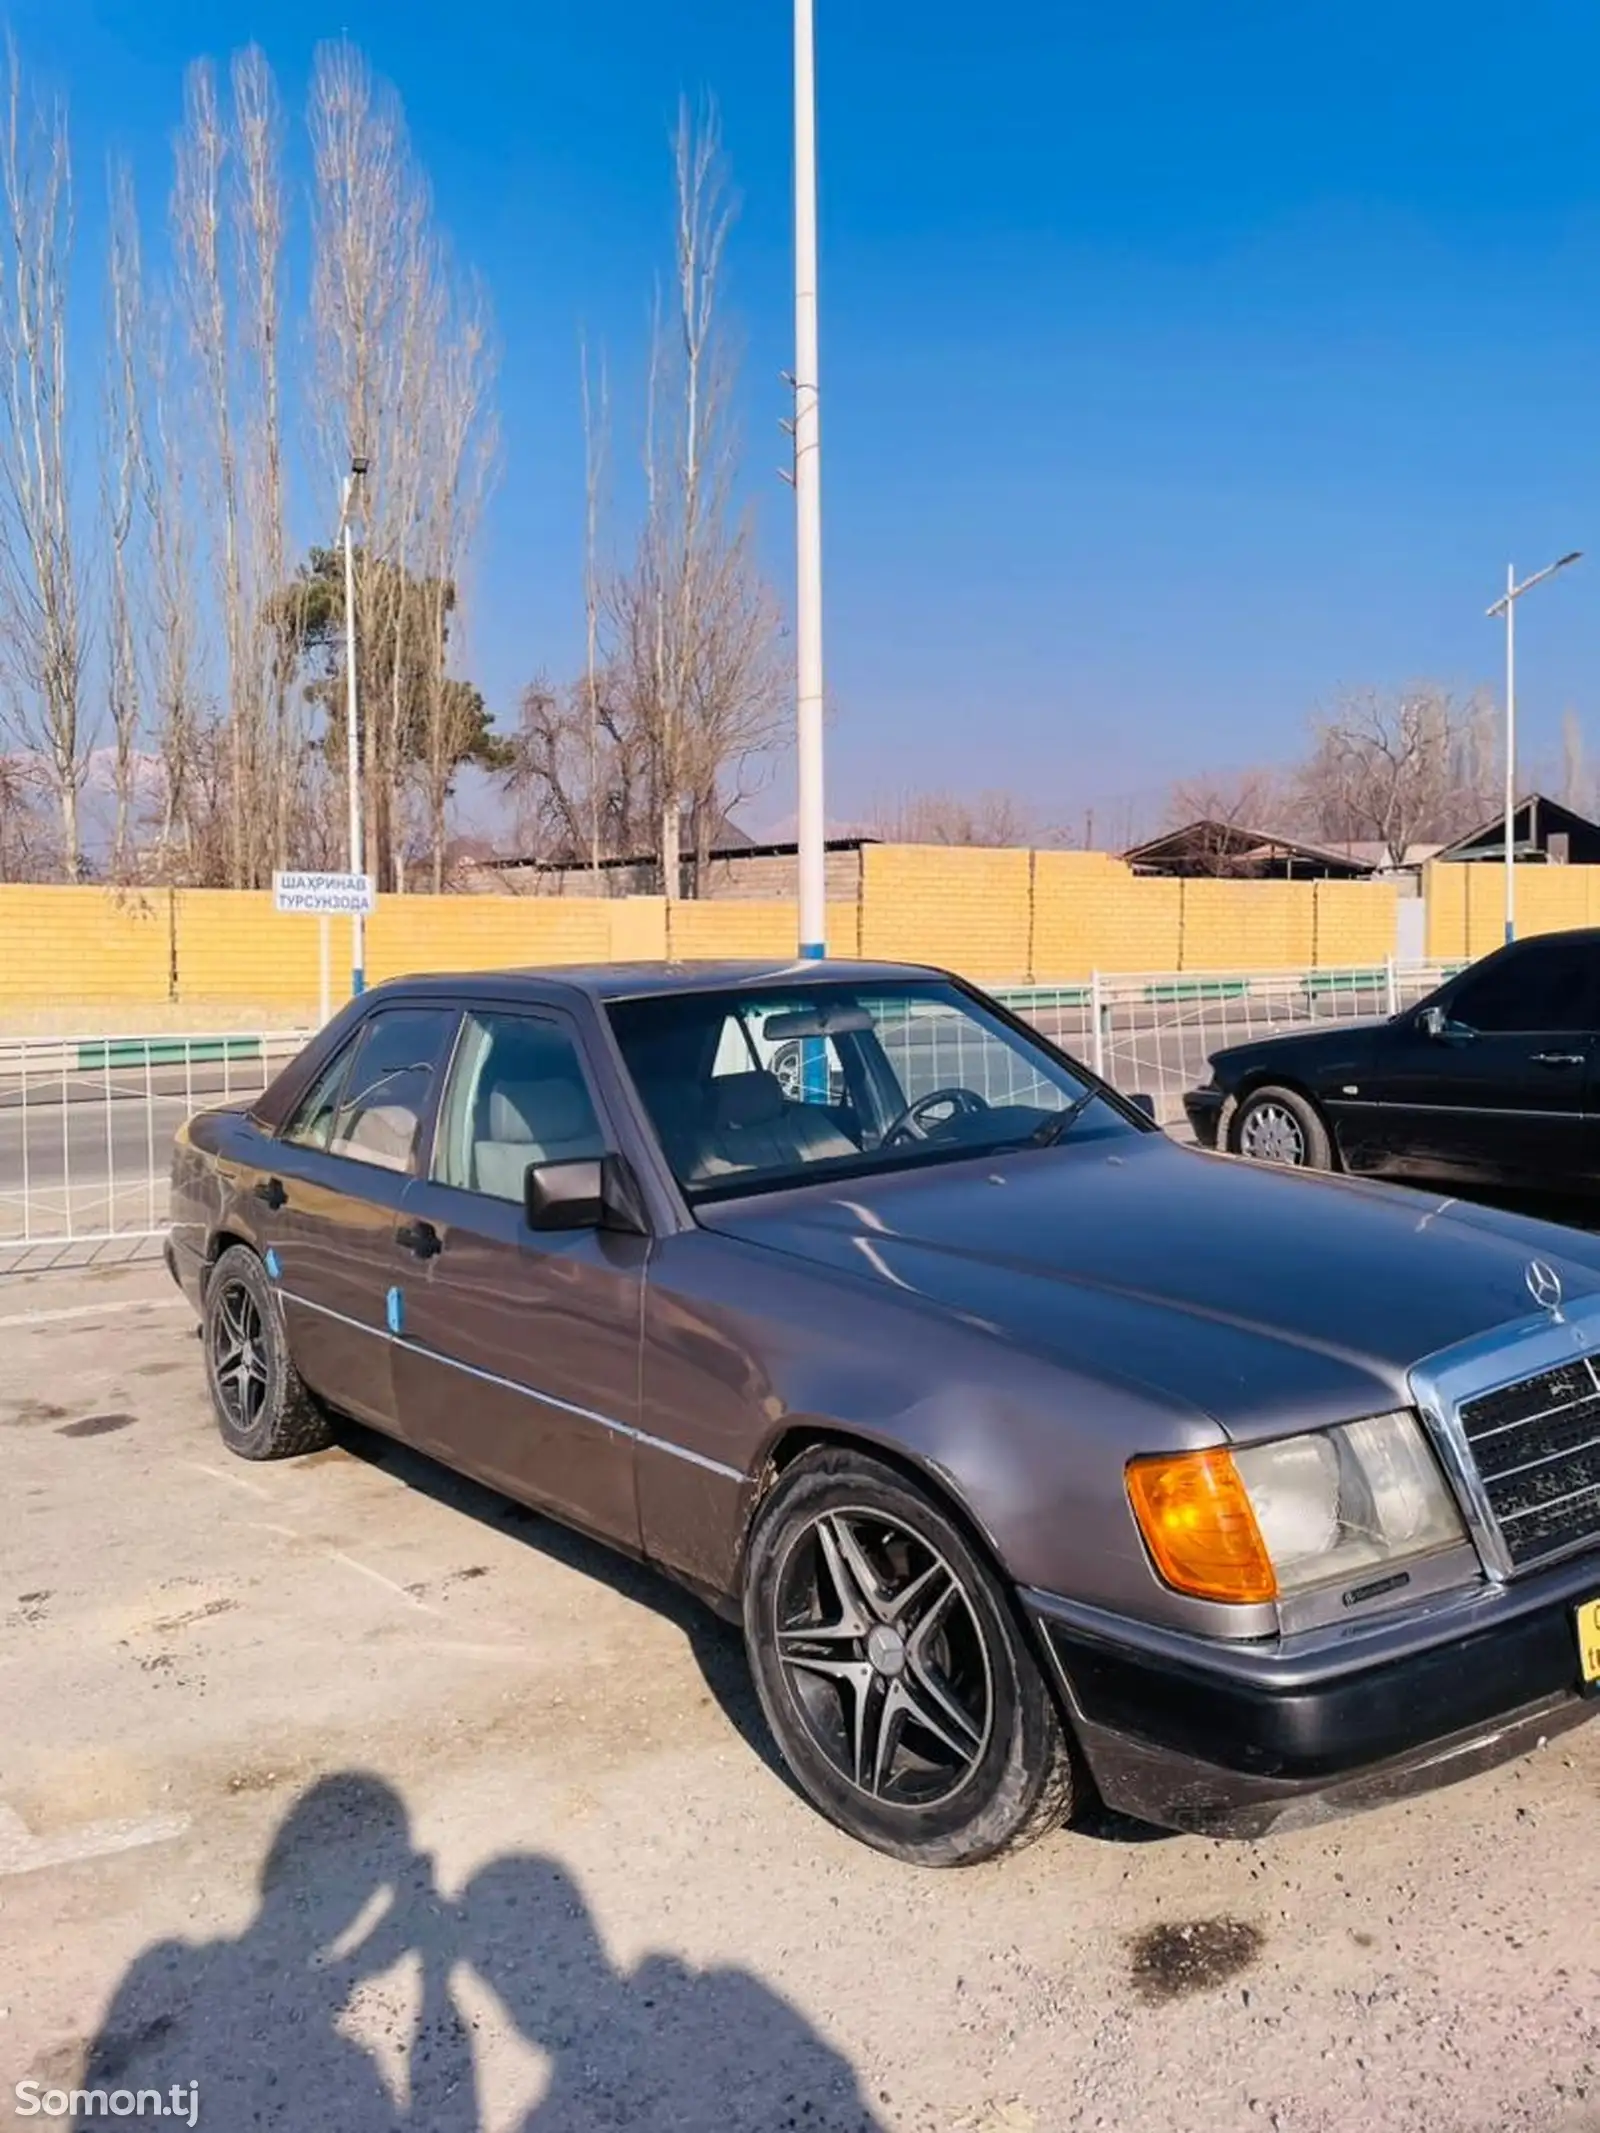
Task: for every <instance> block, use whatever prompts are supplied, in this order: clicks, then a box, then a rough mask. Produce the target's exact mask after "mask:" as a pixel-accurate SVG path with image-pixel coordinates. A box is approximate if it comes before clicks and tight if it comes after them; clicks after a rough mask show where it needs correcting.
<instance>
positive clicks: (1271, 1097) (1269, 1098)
mask: <svg viewBox="0 0 1600 2133" xmlns="http://www.w3.org/2000/svg"><path fill="white" fill-rule="evenodd" d="M1230 1138H1231V1140H1232V1143H1233V1149H1234V1153H1235V1154H1236V1155H1245V1156H1249V1157H1250V1158H1251V1159H1252V1160H1253V1161H1254V1162H1257V1163H1281V1164H1284V1165H1286V1166H1287V1167H1288V1168H1289V1169H1291V1170H1331V1169H1332V1167H1333V1142H1332V1140H1331V1138H1330V1137H1329V1133H1328V1129H1327V1127H1326V1125H1325V1124H1324V1123H1323V1119H1322V1114H1321V1112H1320V1111H1319V1110H1318V1109H1317V1107H1316V1105H1315V1104H1313V1103H1312V1102H1311V1101H1310V1100H1309V1099H1308V1098H1307V1097H1304V1096H1302V1095H1301V1094H1300V1092H1299V1090H1298V1089H1253V1090H1252V1091H1251V1093H1250V1094H1249V1095H1248V1096H1247V1097H1246V1098H1245V1100H1244V1102H1243V1103H1242V1104H1240V1106H1239V1109H1238V1113H1237V1115H1236V1116H1235V1118H1234V1121H1233V1131H1232V1134H1231V1135H1230Z"/></svg>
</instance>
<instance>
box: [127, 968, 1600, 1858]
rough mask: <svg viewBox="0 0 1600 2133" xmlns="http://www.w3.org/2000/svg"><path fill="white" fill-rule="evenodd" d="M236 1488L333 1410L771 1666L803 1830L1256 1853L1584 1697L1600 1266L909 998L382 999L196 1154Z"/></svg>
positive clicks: (821, 990)
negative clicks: (1216, 1839)
mask: <svg viewBox="0 0 1600 2133" xmlns="http://www.w3.org/2000/svg"><path fill="white" fill-rule="evenodd" d="M169 1259H170V1264H171V1266H172V1270H173V1272H174V1274H175V1275H176V1277H177V1279H178V1280H179V1281H180V1282H181V1284H182V1285H183V1287H184V1289H185V1291H186V1292H187V1294H188V1295H189V1296H190V1298H191V1299H192V1300H193V1302H194V1303H195V1305H196V1307H197V1308H198V1310H199V1311H200V1313H201V1314H202V1319H203V1334H204V1343H203V1345H204V1355H205V1367H206V1371H207V1374H208V1378H209V1384H210V1390H211V1395H212V1398H213V1400H214V1401H215V1404H216V1412H217V1420H218V1424H219V1427H220V1429H221V1432H222V1435H223V1437H224V1439H225V1441H226V1442H227V1444H228V1445H229V1446H230V1447H231V1448H232V1449H233V1450H234V1451H235V1452H237V1453H239V1454H240V1455H241V1456H243V1457H245V1458H251V1459H268V1458H276V1457H279V1456H282V1455H286V1454H292V1453H297V1452H305V1451H308V1450H310V1449H311V1448H312V1447H314V1446H317V1445H320V1444H322V1443H324V1442H325V1441H326V1440H327V1437H328V1434H329V1431H330V1428H331V1427H332V1426H333V1425H334V1423H335V1420H336V1418H338V1417H340V1416H351V1417H354V1418H356V1419H357V1420H358V1421H360V1422H362V1423H365V1424H368V1425H370V1426H371V1427H373V1428H376V1429H378V1430H383V1431H387V1432H389V1433H390V1434H391V1435H393V1436H395V1437H397V1438H400V1439H402V1440H404V1441H405V1442H406V1443H408V1444H410V1445H414V1446H416V1447H418V1448H419V1449H420V1450H421V1451H423V1452H425V1453H427V1454H430V1455H431V1456H433V1457H435V1458H437V1459H440V1460H442V1461H444V1462H445V1463H447V1464H448V1465H450V1466H452V1467H457V1468H460V1469H461V1470H462V1471H464V1472H466V1473H468V1474H472V1475H475V1476H477V1477H479V1478H480V1479H481V1480H483V1481H485V1482H487V1483H489V1484H491V1485H492V1486H493V1487H495V1488H496V1489H500V1490H503V1491H505V1492H506V1493H507V1494H508V1495H510V1496H513V1497H516V1498H519V1499H521V1500H522V1501H523V1502H525V1503H528V1504H531V1505H536V1506H538V1507H539V1508H540V1509H541V1510H542V1511H545V1512H548V1513H549V1514H550V1516H551V1517H553V1518H556V1519H561V1520H565V1521H568V1522H570V1523H571V1524H572V1525H574V1526H577V1527H581V1528H582V1529H583V1530H584V1531H586V1532H588V1533H590V1534H593V1535H597V1536H598V1537H599V1538H600V1539H602V1540H604V1541H606V1542H608V1543H610V1544H611V1545H612V1546H614V1547H616V1548H618V1549H621V1550H623V1551H625V1552H626V1553H628V1554H630V1555H633V1556H636V1557H640V1558H642V1559H644V1560H645V1561H647V1562H650V1563H652V1564H655V1565H657V1566H659V1568H660V1569H661V1570H662V1571H663V1572H665V1573H666V1574H667V1575H669V1576H671V1577H674V1578H677V1579H680V1580H682V1581H683V1582H684V1583H685V1584H687V1585H689V1586H690V1587H692V1588H693V1589H694V1590H695V1591H697V1592H698V1593H700V1594H701V1595H703V1596H704V1598H705V1599H707V1600H708V1601H709V1602H710V1603H711V1604H712V1605H713V1606H715V1607H717V1608H718V1609H720V1610H721V1611H723V1612H724V1613H725V1614H726V1615H728V1616H729V1617H730V1618H731V1619H733V1620H736V1621H739V1622H740V1623H742V1625H743V1631H744V1636H745V1640H746V1643H747V1646H748V1650H749V1657H750V1665H751V1668H752V1670H753V1673H754V1676H755V1681H756V1685H757V1687H758V1690H759V1693H760V1698H761V1703H762V1707H763V1709H764V1711H765V1713H766V1717H767V1720H768V1722H769V1724H770V1725H771V1728H772V1732H773V1736H774V1738H775V1740H776V1741H777V1743H778V1746H779V1748H780V1749H781V1751H782V1753H783V1756H784V1758H785V1760H786V1762H787V1763H788V1766H789V1768H790V1770H791V1771H792V1772H793V1774H794V1777H795V1780H796V1782H797V1783H798V1785H799V1786H800V1787H801V1788H802V1789H803V1791H804V1792H805V1793H806V1794H807V1796H808V1797H809V1798H810V1799H811V1800H813V1801H814V1802H815V1803H816V1805H817V1806H818V1808H820V1809H821V1811H822V1812H823V1813H824V1814H826V1815H829V1816H831V1817H832V1818H833V1820H834V1821H836V1822H837V1823H839V1824H840V1825H841V1826H842V1827H843V1828H845V1829H847V1830H849V1831H850V1832H852V1833H853V1834H854V1835H855V1836H857V1837H859V1838H861V1839H862V1840H863V1841H864V1842H866V1843H869V1844H873V1845H876V1846H878V1847H879V1848H880V1849H881V1850H883V1851H886V1852H889V1853H891V1854H892V1855H894V1856H895V1857H896V1858H900V1859H905V1860H912V1861H918V1862H923V1863H926V1864H929V1865H953V1864H957V1863H959V1862H962V1861H967V1860H973V1859H980V1858H984V1857H988V1856H991V1855H993V1854H995V1853H997V1852H999V1851H1001V1850H1003V1849H1004V1848H1006V1847H1007V1846H1010V1845H1015V1844H1017V1843H1020V1842H1021V1841H1022V1840H1024V1839H1025V1838H1028V1837H1031V1836H1033V1835H1035V1834H1037V1833H1038V1832H1039V1831H1041V1830H1042V1829H1044V1828H1046V1827H1047V1826H1049V1825H1050V1824H1052V1823H1056V1822H1058V1821H1060V1820H1062V1819H1063V1818H1065V1817H1067V1816H1068V1815H1070V1814H1071V1813H1072V1811H1073V1810H1074V1808H1075V1807H1078V1806H1080V1805H1082V1804H1083V1803H1085V1802H1087V1801H1090V1800H1092V1799H1093V1798H1094V1797H1095V1796H1096V1795H1097V1794H1098V1796H1099V1798H1100V1799H1101V1800H1102V1801H1104V1802H1105V1803H1107V1804H1108V1805H1110V1806H1112V1807H1114V1808H1117V1809H1121V1810H1123V1811H1125V1812H1127V1813H1130V1814H1133V1815H1135V1816H1139V1817H1142V1818H1144V1819H1146V1820H1149V1821H1152V1822H1156V1823H1164V1824H1167V1825H1171V1826H1177V1827H1185V1828H1192V1829H1200V1830H1206V1831H1213V1832H1219V1833H1235V1834H1259V1833H1262V1832H1264V1831H1267V1830H1269V1829H1271V1828H1272V1827H1274V1826H1275V1825H1278V1826H1281V1825H1283V1824H1284V1823H1288V1822H1296V1821H1304V1820H1307V1819H1310V1818H1314V1817H1318V1816H1321V1815H1324V1814H1327V1813H1329V1812H1331V1811H1333V1810H1334V1809H1335V1808H1337V1807H1342V1806H1351V1805H1355V1804H1358V1803H1361V1802H1366V1801H1374V1800H1383V1799H1388V1798H1391V1797H1394V1796H1396V1795H1397V1794H1399V1793H1401V1792H1403V1791H1406V1790H1409V1789H1411V1788H1414V1787H1417V1786H1419V1785H1423V1784H1431V1783H1438V1782H1441V1781H1443V1780H1444V1779H1447V1778H1454V1777H1459V1776H1462V1775H1464V1774H1465V1773H1467V1772H1469V1771H1472V1770H1474V1769H1477V1768H1479V1767H1481V1766H1483V1765H1485V1764H1487V1763H1489V1762H1491V1761H1494V1760H1497V1759H1499V1758H1501V1757H1504V1756H1507V1755H1511V1754H1513V1753H1516V1752H1518V1751H1520V1750H1522V1749H1525V1748H1530V1747H1532V1746H1534V1745H1535V1744H1536V1743H1538V1742H1540V1741H1542V1740H1544V1739H1546V1738H1548V1737H1550V1736H1552V1735H1554V1734H1556V1733H1557V1732H1559V1731H1560V1730H1562V1729H1563V1728H1565V1727H1568V1726H1571V1725H1573V1724H1574V1723H1576V1722H1577V1721H1579V1720H1581V1719H1583V1718H1584V1717H1587V1716H1590V1715H1592V1714H1593V1713H1594V1711H1595V1710H1596V1708H1597V1705H1596V1703H1595V1701H1594V1700H1593V1699H1594V1697H1595V1693H1596V1690H1597V1687H1600V1374H1597V1372H1600V1239H1595V1238H1592V1237H1588V1236H1584V1235H1581V1234H1579V1233H1577V1232H1575V1231H1569V1230H1566V1229H1560V1228H1555V1227H1552V1226H1548V1225H1545V1224H1541V1223H1537V1222H1532V1221H1526V1220H1521V1219H1519V1218H1516V1217H1514V1216H1510V1215H1506V1214H1501V1213H1495V1212H1491V1211H1490V1210H1488V1209H1483V1208H1476V1207H1470V1206H1463V1205H1461V1204H1460V1203H1459V1202H1455V1201H1443V1202H1441V1201H1437V1200H1434V1199H1430V1198H1425V1197H1421V1196H1418V1195H1414V1194H1411V1193H1407V1192H1404V1191H1401V1190H1398V1189H1395V1188H1390V1187H1383V1186H1375V1185H1370V1184H1365V1183H1360V1182H1357V1181H1354V1180H1350V1179H1344V1178H1338V1177H1308V1176H1304V1175H1298V1174H1294V1173H1291V1172H1289V1171H1286V1170H1276V1169H1268V1168H1262V1167H1259V1166H1256V1165H1252V1164H1246V1163H1242V1162H1238V1161H1235V1160H1233V1159H1231V1158H1229V1157H1226V1156H1215V1155H1208V1154H1204V1153H1201V1152H1198V1151H1195V1150H1191V1149H1184V1148H1180V1147H1178V1146H1176V1145H1174V1144H1173V1143H1172V1142H1171V1141H1169V1140H1168V1139H1167V1138H1166V1137H1165V1136H1164V1135H1163V1134H1162V1133H1160V1132H1159V1131H1157V1130H1156V1128H1155V1127H1154V1126H1153V1125H1152V1123H1151V1120H1150V1118H1149V1116H1148V1113H1147V1110H1146V1109H1145V1108H1144V1107H1142V1106H1141V1104H1140V1103H1139V1102H1138V1101H1136V1100H1130V1099H1128V1098H1125V1097H1123V1096H1121V1095H1119V1094H1117V1093H1116V1092H1115V1091H1114V1090H1113V1089H1111V1088H1109V1087H1108V1086H1106V1085H1105V1084H1104V1083H1103V1082H1100V1081H1098V1080H1097V1079H1096V1078H1095V1077H1094V1076H1093V1075H1092V1074H1091V1073H1089V1072H1088V1071H1087V1069H1085V1068H1084V1067H1083V1066H1081V1065H1079V1064H1078V1063H1077V1062H1076V1061H1075V1060H1073V1059H1070V1058H1068V1057H1066V1056H1065V1055H1064V1054H1063V1053H1061V1052H1060V1051H1058V1050H1057V1049H1055V1048H1054V1047H1053V1046H1052V1045H1050V1044H1048V1043H1046V1042H1045V1041H1044V1040H1043V1039H1041V1038H1040V1037H1039V1036H1038V1035H1037V1034H1036V1033H1035V1032H1034V1031H1033V1030H1031V1029H1030V1028H1029V1027H1028V1026H1027V1025H1026V1024H1025V1023H1023V1022H1021V1021H1019V1020H1018V1019H1017V1018H1016V1017H1014V1016H1013V1015H1011V1014H1009V1013H1008V1012H1007V1011H1006V1010H1005V1009H1004V1008H1003V1007H1001V1006H1000V1005H998V1004H997V1003H996V1002H994V1001H992V1000H990V999H988V998H986V997H985V996H984V995H983V994H982V993H980V992H978V991H975V990H974V989H973V988H972V987H971V986H969V985H966V984H964V983H963V982H961V981H960V980H959V979H957V978H953V977H950V976H948V975H946V974H944V973H943V972H940V971H934V970H925V969H916V968H908V967H905V966H901V965H887V964H869V963H812V964H797V965H788V966H781V967H774V966H754V965H743V964H731V965H702V966H695V965H680V966H666V967H663V966H650V967H640V968H624V967H609V968H603V969H591V970H552V971H506V972H501V973H478V974H472V975H464V976H451V977H442V976H431V977H421V978H415V979H408V980H404V981H399V982H395V983H392V984H386V985H383V986H380V987H379V988H378V989H377V990H375V991H373V992H371V993H369V994H367V995H366V996H364V997H362V998H360V999H357V1000H355V1001H353V1002H352V1003H351V1004H350V1005H349V1006H348V1007H347V1008H346V1009H345V1010H344V1011H343V1012H342V1013H341V1014H339V1015H338V1016H337V1017H336V1018H335V1020H334V1021H333V1022H332V1023H331V1024H330V1025H329V1026H328V1027H327V1028H326V1029H325V1030H324V1031H322V1033H321V1034H320V1035H319V1036H318V1037H316V1038H315V1039H314V1041H313V1042H312V1043H310V1044H309V1045H308V1046H307V1048H306V1050H305V1052H304V1053H303V1055H302V1056H301V1057H299V1058H298V1059H297V1060H296V1061H295V1062H294V1064H293V1065H292V1066H291V1067H289V1068H288V1069H287V1070H286V1071H285V1072H284V1073H283V1074H282V1075H281V1076H280V1077H279V1078H278V1079H277V1080H275V1081H274V1082H273V1083H272V1085H271V1086H270V1087H269V1088H268V1089H267V1090H266V1092H265V1094H264V1095H261V1096H259V1097H257V1098H255V1099H254V1100H253V1101H250V1102H245V1103H239V1104H232V1105H225V1106H223V1107H222V1108H220V1109H215V1110H207V1111H204V1112H201V1113H200V1114H198V1115H197V1116H195V1117H194V1118H192V1119H191V1120H190V1121H189V1122H188V1124H187V1125H186V1126H185V1127H184V1128H183V1129H182V1131H181V1132H180V1134H179V1136H178V1142H177V1147H176V1152H175V1162H174V1171H173V1197H172V1229H171V1238H170V1245H169Z"/></svg>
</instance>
